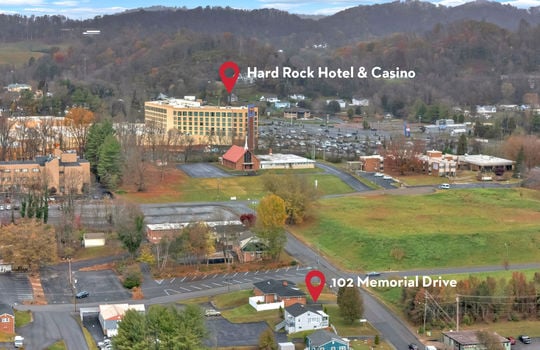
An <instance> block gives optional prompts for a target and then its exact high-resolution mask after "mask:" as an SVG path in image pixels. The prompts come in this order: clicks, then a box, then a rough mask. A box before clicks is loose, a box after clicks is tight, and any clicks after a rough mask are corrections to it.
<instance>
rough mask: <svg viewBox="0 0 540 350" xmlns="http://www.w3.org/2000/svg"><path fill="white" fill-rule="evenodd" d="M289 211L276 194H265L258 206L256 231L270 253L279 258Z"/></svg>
mask: <svg viewBox="0 0 540 350" xmlns="http://www.w3.org/2000/svg"><path fill="white" fill-rule="evenodd" d="M286 219H287V211H286V209H285V201H284V200H283V199H282V198H281V197H279V196H276V195H275V194H269V195H267V196H265V197H264V198H263V199H261V201H260V202H259V206H258V207H257V223H256V224H255V232H256V233H257V236H259V237H260V238H261V239H262V240H263V241H264V242H266V244H267V245H268V253H269V254H270V256H271V257H272V258H273V259H274V260H278V259H279V256H280V254H281V252H282V251H283V248H284V247H285V243H286V242H287V236H286V235H285V220H286Z"/></svg>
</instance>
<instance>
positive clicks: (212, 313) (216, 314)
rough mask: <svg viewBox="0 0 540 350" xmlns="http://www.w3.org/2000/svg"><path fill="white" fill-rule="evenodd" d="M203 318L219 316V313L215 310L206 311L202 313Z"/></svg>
mask: <svg viewBox="0 0 540 350" xmlns="http://www.w3.org/2000/svg"><path fill="white" fill-rule="evenodd" d="M204 315H205V316H208V317H209V316H221V312H219V311H217V310H215V309H206V311H205V312H204Z"/></svg>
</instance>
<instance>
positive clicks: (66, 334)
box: [17, 306, 88, 350]
mask: <svg viewBox="0 0 540 350" xmlns="http://www.w3.org/2000/svg"><path fill="white" fill-rule="evenodd" d="M71 307H73V306H71ZM72 311H73V310H72ZM75 317H78V314H71V313H70V312H69V311H66V310H56V311H55V310H49V311H46V312H41V311H38V312H33V321H32V322H31V323H30V324H28V325H26V326H24V327H22V328H18V329H17V334H19V335H22V336H23V337H24V348H25V349H26V350H42V349H45V348H47V347H48V346H50V345H52V344H54V343H56V342H57V341H59V340H64V343H65V344H66V348H67V349H69V350H88V346H87V345H86V342H85V340H84V334H83V332H82V330H81V327H80V326H79V324H78V323H77V322H76V321H75Z"/></svg>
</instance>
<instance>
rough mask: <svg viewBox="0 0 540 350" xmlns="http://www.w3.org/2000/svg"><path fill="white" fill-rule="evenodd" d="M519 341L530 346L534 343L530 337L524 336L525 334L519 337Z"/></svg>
mask: <svg viewBox="0 0 540 350" xmlns="http://www.w3.org/2000/svg"><path fill="white" fill-rule="evenodd" d="M519 340H520V341H521V342H522V343H523V344H530V343H531V342H532V340H531V337H529V336H528V335H523V334H522V335H520V336H519Z"/></svg>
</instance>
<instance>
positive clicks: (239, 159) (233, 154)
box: [221, 143, 260, 171]
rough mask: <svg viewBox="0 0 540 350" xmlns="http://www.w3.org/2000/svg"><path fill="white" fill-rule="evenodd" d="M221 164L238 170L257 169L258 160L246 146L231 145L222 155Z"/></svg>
mask: <svg viewBox="0 0 540 350" xmlns="http://www.w3.org/2000/svg"><path fill="white" fill-rule="evenodd" d="M221 164H222V165H223V166H224V167H227V168H229V169H233V170H240V171H256V170H259V166H260V161H259V159H258V158H257V157H256V156H255V154H253V152H252V151H251V150H249V149H248V147H247V143H246V146H244V147H240V146H237V145H232V146H231V148H229V150H228V151H227V152H225V154H224V155H223V157H222V160H221Z"/></svg>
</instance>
